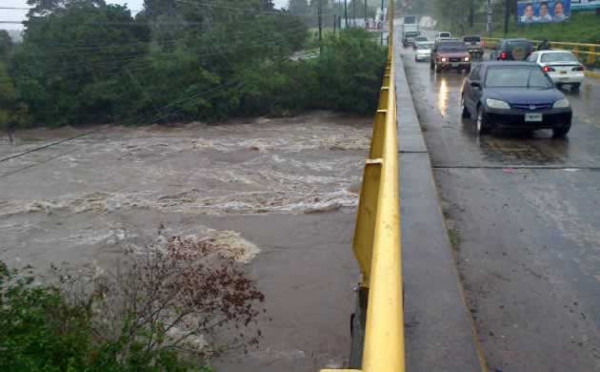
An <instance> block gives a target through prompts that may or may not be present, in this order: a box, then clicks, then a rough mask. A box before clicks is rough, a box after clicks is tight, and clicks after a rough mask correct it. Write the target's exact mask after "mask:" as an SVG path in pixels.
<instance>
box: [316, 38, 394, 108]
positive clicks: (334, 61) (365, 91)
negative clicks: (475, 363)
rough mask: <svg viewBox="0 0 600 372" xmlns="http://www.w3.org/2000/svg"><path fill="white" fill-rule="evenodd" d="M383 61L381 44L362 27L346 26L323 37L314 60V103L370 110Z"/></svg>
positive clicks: (324, 105)
mask: <svg viewBox="0 0 600 372" xmlns="http://www.w3.org/2000/svg"><path fill="white" fill-rule="evenodd" d="M385 61H386V50H385V48H383V47H381V46H379V45H377V44H376V43H374V42H373V39H372V37H371V34H370V33H369V32H367V31H364V30H362V29H349V30H347V31H344V32H342V33H341V34H340V36H339V37H330V38H327V39H326V42H325V45H324V47H323V52H322V55H321V57H320V58H319V60H318V64H317V74H318V76H319V86H320V89H319V90H318V92H317V96H318V101H317V103H318V105H319V106H320V107H323V108H334V109H337V110H342V111H350V112H357V113H363V114H366V113H372V112H374V111H375V108H376V107H377V97H378V94H379V90H380V88H381V83H382V78H383V69H384V66H385Z"/></svg>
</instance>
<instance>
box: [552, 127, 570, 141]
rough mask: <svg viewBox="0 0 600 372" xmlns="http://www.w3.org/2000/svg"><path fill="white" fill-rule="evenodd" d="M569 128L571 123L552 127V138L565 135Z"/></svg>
mask: <svg viewBox="0 0 600 372" xmlns="http://www.w3.org/2000/svg"><path fill="white" fill-rule="evenodd" d="M569 130H571V124H569V125H567V126H564V127H562V128H554V129H552V134H553V135H554V138H563V137H565V136H566V135H567V133H569Z"/></svg>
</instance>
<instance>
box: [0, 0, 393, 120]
mask: <svg viewBox="0 0 600 372" xmlns="http://www.w3.org/2000/svg"><path fill="white" fill-rule="evenodd" d="M30 5H33V6H35V8H36V9H37V10H35V11H34V12H33V14H35V16H30V19H29V21H28V22H27V28H26V31H25V34H24V42H23V43H22V44H20V45H18V46H17V47H16V48H14V52H11V53H9V54H10V58H9V60H10V64H9V69H8V71H9V72H10V75H7V70H6V67H5V66H2V65H0V75H2V83H3V86H2V88H1V89H0V100H2V103H3V106H2V107H3V111H1V112H0V120H2V122H3V123H4V124H3V126H4V127H6V126H11V125H12V126H15V125H24V124H25V123H27V122H29V121H33V122H34V123H36V124H41V125H64V124H82V123H103V122H121V123H131V124H138V123H153V122H170V121H191V120H215V119H223V118H227V117H230V116H232V115H256V114H287V113H289V112H295V111H299V110H303V109H309V108H324V109H337V110H348V111H352V112H361V113H363V112H364V113H366V112H369V109H372V108H374V102H375V101H376V98H377V94H378V91H379V83H380V81H381V73H382V71H383V64H384V52H383V50H382V48H380V47H379V46H377V45H375V43H373V42H371V41H369V36H370V35H371V34H369V33H367V32H365V31H363V30H349V31H346V32H343V33H342V34H341V35H332V34H331V33H330V34H327V33H325V41H324V46H323V55H322V56H321V57H320V58H318V59H316V60H309V61H304V62H294V61H292V60H291V58H290V56H291V55H292V54H293V53H294V52H297V51H300V50H302V49H303V48H305V47H306V41H307V36H308V32H307V26H306V24H305V22H304V21H305V20H304V19H303V18H301V17H296V16H294V15H292V14H290V13H288V12H285V11H277V10H274V9H273V6H272V2H270V1H267V0H265V1H259V2H257V1H256V0H236V1H232V0H213V5H212V6H210V7H206V6H201V5H199V4H198V3H195V2H194V1H176V0H146V1H145V4H144V5H145V9H144V11H142V12H141V13H139V14H138V15H137V16H136V18H135V19H134V18H132V16H131V13H130V11H129V10H128V9H127V8H125V7H122V6H117V5H106V4H105V3H104V1H103V0H64V1H63V0H60V1H56V0H31V1H30ZM300 6H302V5H300ZM324 6H326V7H329V8H330V7H332V6H333V3H332V2H329V1H324ZM360 9H363V8H362V7H361V8H360ZM0 36H1V35H0ZM1 41H2V39H1V38H0V51H1V50H3V49H2V45H4V44H6V45H7V46H6V48H5V49H7V48H9V47H10V46H9V45H8V43H4V44H2V43H1ZM11 123H12V124H11Z"/></svg>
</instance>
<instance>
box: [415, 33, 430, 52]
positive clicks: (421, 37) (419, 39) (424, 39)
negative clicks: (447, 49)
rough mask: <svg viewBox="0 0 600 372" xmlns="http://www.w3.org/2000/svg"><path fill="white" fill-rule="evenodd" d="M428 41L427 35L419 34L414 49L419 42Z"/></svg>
mask: <svg viewBox="0 0 600 372" xmlns="http://www.w3.org/2000/svg"><path fill="white" fill-rule="evenodd" d="M425 41H428V40H427V38H426V37H425V36H417V37H416V38H415V42H414V43H413V49H414V50H417V43H422V42H425Z"/></svg>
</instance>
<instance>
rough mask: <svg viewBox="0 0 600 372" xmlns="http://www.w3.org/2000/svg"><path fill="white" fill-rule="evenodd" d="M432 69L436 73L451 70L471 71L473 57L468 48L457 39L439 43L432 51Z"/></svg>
mask: <svg viewBox="0 0 600 372" xmlns="http://www.w3.org/2000/svg"><path fill="white" fill-rule="evenodd" d="M430 67H431V70H435V71H436V72H440V71H442V70H450V69H456V70H458V71H461V70H466V71H467V72H469V71H471V57H470V56H469V51H468V50H467V46H466V45H465V43H463V42H462V41H460V40H456V39H449V40H440V41H437V42H436V43H435V44H434V46H433V50H432V51H431V62H430Z"/></svg>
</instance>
